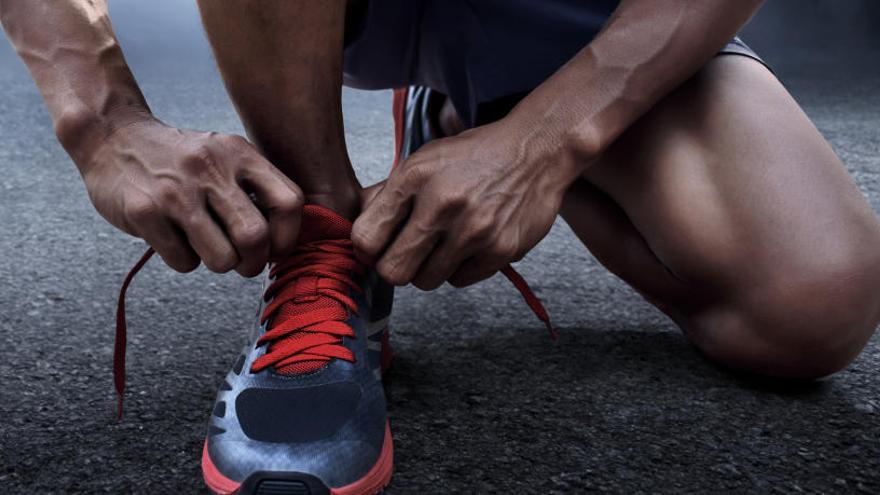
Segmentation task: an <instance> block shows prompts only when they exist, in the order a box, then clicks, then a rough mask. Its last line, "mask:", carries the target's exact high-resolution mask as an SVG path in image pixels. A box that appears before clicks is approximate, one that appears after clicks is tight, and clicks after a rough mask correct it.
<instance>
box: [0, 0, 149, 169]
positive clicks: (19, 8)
mask: <svg viewBox="0 0 880 495" xmlns="http://www.w3.org/2000/svg"><path fill="white" fill-rule="evenodd" d="M0 21H2V24H3V28H4V29H5V31H6V34H7V36H8V37H9V40H10V41H11V42H12V44H13V46H14V47H15V49H16V51H17V52H18V54H19V55H20V56H21V58H22V59H23V60H24V62H25V64H26V65H27V67H28V69H29V70H30V72H31V75H32V76H33V78H34V80H35V82H36V84H37V87H38V88H39V90H40V93H41V94H42V95H43V98H44V100H45V101H46V106H47V107H48V109H49V114H50V115H51V117H52V121H53V123H54V126H55V132H56V134H57V136H58V139H59V140H60V141H61V144H62V145H63V146H64V147H65V149H66V150H67V151H68V153H70V155H71V157H72V158H73V159H74V161H75V162H76V163H77V165H78V166H79V167H80V169H81V170H82V167H84V166H86V165H85V164H86V163H87V162H88V161H89V160H88V157H89V155H90V154H91V153H93V152H94V149H95V148H96V147H97V146H98V145H99V143H100V142H101V141H103V140H104V139H105V138H106V136H108V135H109V134H112V133H113V132H114V131H115V130H116V129H117V128H118V127H120V126H125V125H127V124H128V123H131V122H132V121H134V120H137V119H142V118H144V116H145V115H149V109H148V107H147V104H146V101H145V100H144V97H143V95H142V94H141V92H140V90H139V89H138V87H137V83H136V82H135V80H134V77H133V76H132V74H131V71H130V70H129V69H128V66H127V65H126V63H125V59H124V57H123V55H122V50H121V49H120V47H119V43H118V42H117V40H116V37H115V36H114V34H113V29H112V27H111V25H110V19H109V17H108V9H107V3H106V1H87V0H67V1H57V2H43V1H30V0H27V1H21V0H0Z"/></svg>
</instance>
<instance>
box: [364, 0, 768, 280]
mask: <svg viewBox="0 0 880 495" xmlns="http://www.w3.org/2000/svg"><path fill="white" fill-rule="evenodd" d="M760 4H761V2H760V1H758V0H742V1H729V0H703V1H690V0H623V1H622V2H621V4H620V6H619V7H618V9H617V10H616V11H615V13H614V15H613V16H612V18H611V19H610V20H609V22H608V23H607V25H606V26H605V28H604V29H603V31H602V32H601V33H600V34H599V35H598V36H597V37H596V38H595V39H594V40H593V41H592V42H591V43H590V44H589V45H588V46H586V47H585V48H583V49H582V50H581V51H580V52H579V53H578V54H577V55H576V56H575V57H574V58H573V59H572V60H570V61H569V62H568V63H567V64H565V65H564V66H563V67H562V68H560V69H559V70H558V71H557V72H556V73H555V74H554V75H553V76H551V77H550V78H549V79H547V80H546V81H545V82H544V83H543V84H541V85H540V86H538V88H536V89H535V90H534V91H533V92H532V93H531V94H529V95H528V96H527V97H526V98H524V99H523V100H522V101H521V102H520V103H519V104H518V105H517V106H516V107H515V108H514V109H513V110H512V111H511V113H510V114H509V115H508V116H507V117H505V118H504V119H502V120H500V121H498V122H495V123H492V124H489V125H485V126H481V127H478V128H475V129H472V130H469V131H466V132H464V133H462V134H459V135H457V136H454V137H451V138H445V139H440V140H436V141H433V142H431V143H428V145H426V146H424V147H422V148H421V149H420V150H419V151H418V152H417V153H415V154H413V155H412V156H411V157H410V158H409V159H408V160H406V161H405V162H404V163H402V164H401V166H400V167H398V169H397V170H396V171H395V173H394V174H393V175H392V176H391V177H390V178H389V179H388V181H387V182H386V183H385V184H384V185H381V186H379V187H377V188H371V189H370V194H368V195H367V196H368V197H369V198H371V199H369V200H368V202H367V204H366V206H365V209H364V212H363V214H362V215H361V216H360V217H359V218H358V220H357V221H356V222H355V225H354V230H353V232H352V234H353V239H354V241H355V245H356V246H357V248H358V249H359V251H361V252H362V253H363V254H364V255H365V256H366V257H372V258H375V259H377V260H378V261H377V267H378V270H379V273H380V274H381V275H382V276H384V277H385V278H386V279H387V280H389V281H390V282H392V283H395V284H401V285H402V284H406V283H409V282H413V283H414V284H416V285H417V286H418V287H420V288H423V289H433V288H435V287H437V286H439V285H440V284H441V283H443V282H444V281H446V280H449V281H450V282H451V283H453V284H455V285H468V284H472V283H474V282H477V281H479V280H482V279H484V278H487V277H489V276H491V275H492V274H494V273H495V272H497V271H498V270H499V269H501V268H503V267H504V266H505V265H506V264H507V263H509V262H511V261H514V260H517V259H519V258H521V257H522V256H524V255H525V253H526V252H528V251H529V250H530V249H532V248H533V247H534V246H535V244H537V243H538V241H540V240H541V239H542V238H543V237H544V236H545V235H546V234H547V232H548V231H549V230H550V226H551V225H552V223H553V219H554V218H556V215H557V213H558V212H559V208H560V205H561V202H562V198H563V196H564V194H565V191H566V190H567V189H568V188H569V186H570V185H571V184H572V183H573V182H574V181H575V179H577V178H578V177H579V176H580V175H581V174H582V173H583V172H584V171H585V170H586V169H587V168H588V167H589V166H591V165H592V164H593V163H594V162H595V160H596V158H597V157H598V156H599V155H600V154H601V153H602V152H603V151H604V150H605V149H606V148H607V147H608V146H609V145H610V144H611V143H612V142H613V141H614V140H615V139H616V138H617V137H618V136H619V135H620V134H621V133H622V132H623V131H625V130H626V129H627V128H628V127H629V126H630V125H632V124H633V123H634V122H635V121H636V120H637V119H638V118H639V117H640V116H641V115H642V114H644V113H645V112H647V111H648V110H649V109H650V108H651V107H652V106H653V105H654V104H656V103H657V102H658V101H659V100H660V99H661V98H663V97H664V96H665V95H667V94H668V93H669V92H671V91H672V90H673V89H675V88H676V87H677V86H679V85H680V84H681V83H683V82H684V81H685V80H687V79H688V78H689V77H691V76H692V75H693V74H694V73H696V72H697V70H699V68H700V67H702V66H703V65H704V64H705V63H706V62H707V61H708V60H709V59H710V58H711V57H712V56H714V55H715V53H717V51H718V50H719V49H720V48H721V47H722V46H724V44H725V43H726V42H727V41H728V40H730V38H731V37H732V36H733V35H734V34H735V33H736V32H737V30H738V29H739V28H740V27H742V26H743V24H745V23H746V21H748V19H749V18H750V17H751V16H752V15H753V14H754V12H755V11H756V10H757V9H758V7H759V6H760ZM401 224H403V225H402V226H401ZM396 232H399V233H396Z"/></svg>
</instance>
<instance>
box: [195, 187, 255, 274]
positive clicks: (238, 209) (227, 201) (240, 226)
mask: <svg viewBox="0 0 880 495" xmlns="http://www.w3.org/2000/svg"><path fill="white" fill-rule="evenodd" d="M207 196H208V205H209V206H210V208H211V209H212V210H213V211H214V213H215V215H216V217H217V219H218V220H219V221H220V224H221V225H222V226H223V227H224V229H225V230H226V236H227V238H228V239H229V240H231V241H232V246H233V247H234V248H235V252H236V253H238V264H237V265H236V266H235V271H236V272H238V273H239V274H240V275H242V276H244V277H255V276H257V275H259V274H260V273H262V272H263V269H264V268H265V267H266V263H268V262H269V249H270V247H271V246H270V242H269V224H268V222H267V221H266V218H265V217H263V214H262V213H260V211H259V210H258V209H257V207H256V205H254V203H253V202H252V201H251V199H250V198H249V197H248V195H247V194H245V192H244V191H243V190H241V189H239V188H238V187H237V185H229V186H228V187H226V188H225V189H223V190H210V189H209V190H208V192H207Z"/></svg>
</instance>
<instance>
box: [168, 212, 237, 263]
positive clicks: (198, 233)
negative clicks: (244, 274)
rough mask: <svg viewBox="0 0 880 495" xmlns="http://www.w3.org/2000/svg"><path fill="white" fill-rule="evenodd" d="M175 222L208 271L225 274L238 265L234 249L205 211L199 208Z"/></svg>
mask: <svg viewBox="0 0 880 495" xmlns="http://www.w3.org/2000/svg"><path fill="white" fill-rule="evenodd" d="M176 221H177V224H178V225H179V226H180V228H181V229H183V231H184V232H185V233H186V238H187V240H188V241H189V245H190V246H192V248H193V250H195V252H196V253H197V254H198V255H199V257H200V258H201V259H202V262H203V263H205V266H206V267H208V269H209V270H211V271H212V272H216V273H226V272H228V271H229V270H232V269H233V268H235V267H236V266H237V265H238V261H239V260H238V254H237V253H236V251H235V248H234V247H233V246H232V243H231V242H230V241H229V239H228V238H227V237H226V234H225V233H224V232H223V229H221V228H220V226H219V225H217V222H215V221H214V219H213V218H212V217H211V215H209V214H208V211H207V209H205V208H199V209H198V210H196V211H194V212H192V213H189V214H188V215H186V216H184V217H183V218H178V219H176Z"/></svg>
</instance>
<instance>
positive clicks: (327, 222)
mask: <svg viewBox="0 0 880 495" xmlns="http://www.w3.org/2000/svg"><path fill="white" fill-rule="evenodd" d="M350 238H351V222H349V221H348V220H346V219H344V218H342V217H341V216H339V215H338V214H337V213H336V212H335V211H333V210H331V209H329V208H324V207H323V206H318V205H306V206H304V207H303V212H302V224H301V226H300V229H299V239H298V240H297V243H299V244H305V243H307V242H315V241H322V240H331V239H350Z"/></svg>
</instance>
